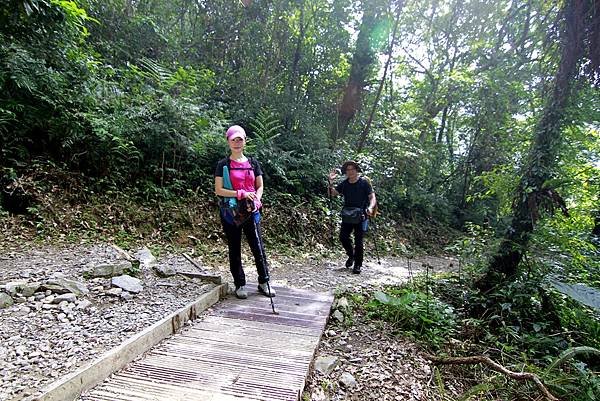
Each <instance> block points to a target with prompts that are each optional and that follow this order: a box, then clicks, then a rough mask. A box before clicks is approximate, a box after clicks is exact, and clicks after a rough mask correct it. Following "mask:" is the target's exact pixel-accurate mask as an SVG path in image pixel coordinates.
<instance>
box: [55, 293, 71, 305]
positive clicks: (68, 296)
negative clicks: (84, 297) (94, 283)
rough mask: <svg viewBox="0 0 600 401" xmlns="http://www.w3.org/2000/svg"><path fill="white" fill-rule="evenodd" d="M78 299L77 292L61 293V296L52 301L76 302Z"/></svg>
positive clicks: (56, 302) (58, 302)
mask: <svg viewBox="0 0 600 401" xmlns="http://www.w3.org/2000/svg"><path fill="white" fill-rule="evenodd" d="M76 300H77V296H76V295H75V294H72V293H68V294H62V295H59V296H57V297H55V298H54V299H53V300H52V303H54V304H60V303H61V302H63V301H66V302H75V301H76Z"/></svg>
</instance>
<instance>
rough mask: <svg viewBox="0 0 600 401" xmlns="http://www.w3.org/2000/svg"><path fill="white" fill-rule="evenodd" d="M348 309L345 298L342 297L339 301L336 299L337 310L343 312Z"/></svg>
mask: <svg viewBox="0 0 600 401" xmlns="http://www.w3.org/2000/svg"><path fill="white" fill-rule="evenodd" d="M349 307H350V305H349V304H348V300H347V299H346V297H342V298H340V299H338V301H337V308H338V309H341V310H344V309H348V308H349Z"/></svg>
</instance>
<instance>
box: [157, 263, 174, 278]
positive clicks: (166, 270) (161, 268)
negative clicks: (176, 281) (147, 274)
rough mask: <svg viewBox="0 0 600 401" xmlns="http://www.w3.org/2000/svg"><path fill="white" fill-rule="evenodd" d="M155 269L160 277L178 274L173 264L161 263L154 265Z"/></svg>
mask: <svg viewBox="0 0 600 401" xmlns="http://www.w3.org/2000/svg"><path fill="white" fill-rule="evenodd" d="M153 269H154V272H155V273H156V275H157V276H158V277H171V276H174V275H175V274H177V271H175V268H174V267H173V266H171V265H165V264H159V265H156V266H154V268H153Z"/></svg>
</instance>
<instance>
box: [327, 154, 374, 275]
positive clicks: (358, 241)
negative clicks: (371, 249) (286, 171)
mask: <svg viewBox="0 0 600 401" xmlns="http://www.w3.org/2000/svg"><path fill="white" fill-rule="evenodd" d="M341 170H342V174H345V175H346V179H345V180H343V181H342V182H340V183H339V184H337V185H336V186H335V187H334V184H333V181H334V180H335V179H336V178H337V176H338V175H337V173H336V172H335V170H332V171H331V172H330V173H329V177H328V178H329V188H328V191H329V196H337V195H342V196H343V197H344V207H343V209H342V226H341V228H340V242H341V243H342V246H343V247H344V250H345V251H346V255H348V260H346V267H352V265H354V267H353V269H352V273H354V274H360V270H361V268H362V263H363V256H364V244H363V237H364V231H363V222H364V220H365V219H367V216H372V215H373V211H374V210H375V205H376V204H377V200H376V199H375V192H373V188H372V187H371V184H370V183H369V182H368V181H367V180H366V179H365V178H363V177H361V176H360V173H361V169H360V166H359V165H358V163H357V162H355V161H353V160H348V161H347V162H345V163H344V164H343V165H342V168H341ZM352 232H354V247H352V239H351V238H350V235H351V233H352Z"/></svg>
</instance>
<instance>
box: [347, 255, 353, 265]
mask: <svg viewBox="0 0 600 401" xmlns="http://www.w3.org/2000/svg"><path fill="white" fill-rule="evenodd" d="M353 264H354V256H348V260H346V267H352V265H353Z"/></svg>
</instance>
